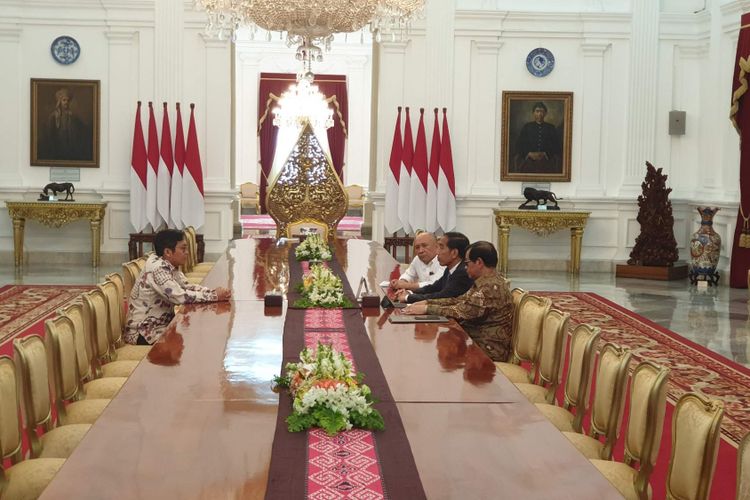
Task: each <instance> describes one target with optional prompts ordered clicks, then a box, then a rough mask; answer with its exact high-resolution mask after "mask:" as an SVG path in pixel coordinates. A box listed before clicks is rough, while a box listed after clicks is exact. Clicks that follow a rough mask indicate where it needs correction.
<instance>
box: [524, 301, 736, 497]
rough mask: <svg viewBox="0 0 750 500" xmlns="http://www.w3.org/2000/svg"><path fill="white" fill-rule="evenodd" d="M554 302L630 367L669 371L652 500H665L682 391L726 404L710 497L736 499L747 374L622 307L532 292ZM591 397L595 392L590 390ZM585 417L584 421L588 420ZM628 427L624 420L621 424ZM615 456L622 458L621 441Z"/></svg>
mask: <svg viewBox="0 0 750 500" xmlns="http://www.w3.org/2000/svg"><path fill="white" fill-rule="evenodd" d="M534 293H536V294H538V295H543V296H547V297H549V298H550V299H552V303H553V307H555V308H557V309H560V310H562V311H564V312H569V313H570V315H571V327H574V326H576V325H577V324H579V323H589V324H591V325H595V326H598V327H599V328H601V329H602V335H601V339H602V341H603V342H614V343H616V344H619V345H622V346H625V347H628V348H630V349H631V350H632V351H633V357H634V358H635V359H634V363H635V362H638V361H639V360H641V359H648V360H651V361H653V362H655V363H657V364H659V365H662V366H665V367H668V368H669V369H670V370H671V371H670V374H669V390H668V400H669V403H670V404H668V405H667V413H666V416H665V420H664V434H663V438H662V447H661V450H660V452H659V458H658V460H657V465H656V469H655V470H654V474H653V475H652V476H651V485H652V487H653V489H654V498H656V499H659V498H664V497H665V492H664V491H665V488H664V484H665V481H666V477H667V470H668V466H669V456H670V454H671V442H672V439H671V429H672V428H671V425H672V412H673V410H674V404H675V403H676V401H677V400H678V399H679V397H680V396H682V395H683V394H684V393H686V392H697V393H700V394H704V395H706V396H708V397H710V398H714V399H720V400H721V401H723V402H724V406H725V413H724V420H723V422H722V441H721V445H720V447H719V457H718V462H717V467H716V473H715V475H714V479H713V484H712V490H711V498H712V499H722V500H723V499H727V498H734V494H735V493H734V490H735V481H736V466H737V464H736V460H737V445H738V444H739V442H740V441H741V440H742V437H743V436H744V435H745V434H747V432H748V431H749V430H750V370H749V369H747V368H745V367H744V366H741V365H739V364H737V363H735V362H733V361H731V360H729V359H726V358H724V357H722V356H720V355H718V354H716V353H713V352H711V351H709V350H708V349H706V348H704V347H702V346H700V345H698V344H695V343H694V342H691V341H689V340H687V339H684V338H682V337H680V336H679V335H677V334H676V333H674V332H672V331H670V330H668V329H666V328H664V327H662V326H659V325H657V324H656V323H654V322H652V321H650V320H648V319H646V318H644V317H643V316H640V315H638V314H636V313H634V312H632V311H629V310H628V309H625V308H624V307H621V306H619V305H617V304H615V303H613V302H611V301H609V300H607V299H605V298H603V297H601V296H599V295H597V294H594V293H587V292H534ZM631 366H635V364H633V365H631ZM592 394H593V390H592ZM587 420H588V417H586V419H584V421H587ZM624 422H627V415H626V417H625V419H624ZM623 435H624V433H623V434H621V438H620V445H619V446H618V448H617V449H616V452H615V457H616V458H617V459H621V458H622V448H623V446H622V436H623Z"/></svg>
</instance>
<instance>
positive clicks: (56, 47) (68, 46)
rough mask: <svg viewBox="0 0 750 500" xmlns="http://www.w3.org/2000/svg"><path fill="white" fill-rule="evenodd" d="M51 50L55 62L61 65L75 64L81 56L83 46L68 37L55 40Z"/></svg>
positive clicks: (59, 37) (64, 36)
mask: <svg viewBox="0 0 750 500" xmlns="http://www.w3.org/2000/svg"><path fill="white" fill-rule="evenodd" d="M49 50H50V52H52V57H53V58H54V59H55V61H57V62H59V63H60V64H73V63H74V62H76V60H77V59H78V56H80V55H81V46H80V45H78V42H76V40H75V39H74V38H73V37H70V36H67V35H63V36H58V37H57V38H55V41H54V42H52V45H50V48H49Z"/></svg>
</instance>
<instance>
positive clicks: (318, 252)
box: [294, 234, 333, 261]
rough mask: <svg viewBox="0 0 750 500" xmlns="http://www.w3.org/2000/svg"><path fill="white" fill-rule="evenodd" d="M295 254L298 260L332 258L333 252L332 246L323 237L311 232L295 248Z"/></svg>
mask: <svg viewBox="0 0 750 500" xmlns="http://www.w3.org/2000/svg"><path fill="white" fill-rule="evenodd" d="M294 256H295V257H296V258H297V260H298V261H302V260H331V258H332V257H333V254H332V253H331V247H329V246H328V243H326V242H325V241H324V240H323V238H321V237H320V235H318V234H311V235H309V236H307V237H306V238H305V240H304V241H303V242H302V243H300V244H299V245H297V248H296V249H295V250H294Z"/></svg>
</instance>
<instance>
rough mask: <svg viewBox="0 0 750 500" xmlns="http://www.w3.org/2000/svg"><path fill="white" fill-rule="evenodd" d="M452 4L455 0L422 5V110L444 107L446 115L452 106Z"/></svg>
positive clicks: (442, 0)
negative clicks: (423, 99) (423, 49)
mask: <svg viewBox="0 0 750 500" xmlns="http://www.w3.org/2000/svg"><path fill="white" fill-rule="evenodd" d="M455 4H456V0H439V1H435V0H432V1H428V2H426V5H425V17H426V20H425V24H426V27H425V43H426V50H425V52H426V56H427V60H426V65H425V67H426V70H427V71H426V73H427V74H425V81H426V82H429V83H428V84H427V86H426V88H425V92H426V97H427V99H426V100H425V102H426V108H429V109H432V108H434V107H436V106H437V107H440V108H442V107H447V108H448V113H450V112H451V111H452V110H451V107H452V104H453V102H452V100H451V97H452V96H453V50H454V46H453V41H454V35H453V29H454V25H455V11H456V5H455ZM425 114H427V111H426V110H425Z"/></svg>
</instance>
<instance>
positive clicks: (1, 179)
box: [0, 26, 30, 187]
mask: <svg viewBox="0 0 750 500" xmlns="http://www.w3.org/2000/svg"><path fill="white" fill-rule="evenodd" d="M21 31H22V30H21V28H18V27H15V26H5V27H2V28H0V60H2V61H3V69H2V71H0V88H2V89H3V91H2V92H0V109H3V110H4V113H5V116H6V119H4V120H0V137H2V138H3V144H4V145H5V146H4V147H2V148H0V185H3V186H7V187H10V186H20V185H21V183H22V178H21V173H20V172H21V162H22V161H23V163H24V166H27V165H28V164H29V161H30V158H29V156H28V154H29V149H28V147H27V148H26V152H25V153H22V152H21V144H28V142H26V141H22V140H21V136H20V134H22V133H24V134H26V133H28V131H29V121H28V120H29V114H28V113H29V105H28V103H27V102H25V101H26V100H27V99H28V97H27V98H26V99H24V98H23V96H22V94H21V73H20V65H21V52H20V39H21ZM24 84H25V86H26V88H27V89H28V80H26V81H25V82H24ZM27 95H28V94H27ZM23 123H25V124H26V127H23V126H19V124H23Z"/></svg>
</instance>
